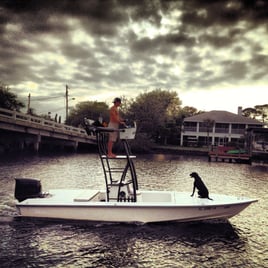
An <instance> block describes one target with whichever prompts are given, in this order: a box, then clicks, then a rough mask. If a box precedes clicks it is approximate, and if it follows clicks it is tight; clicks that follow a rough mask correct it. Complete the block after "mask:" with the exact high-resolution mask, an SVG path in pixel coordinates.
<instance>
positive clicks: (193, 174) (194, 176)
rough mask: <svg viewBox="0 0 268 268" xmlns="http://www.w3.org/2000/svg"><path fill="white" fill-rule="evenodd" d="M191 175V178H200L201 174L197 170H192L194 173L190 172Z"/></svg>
mask: <svg viewBox="0 0 268 268" xmlns="http://www.w3.org/2000/svg"><path fill="white" fill-rule="evenodd" d="M190 177H191V178H198V177H199V175H198V173H196V172H192V173H191V174H190Z"/></svg>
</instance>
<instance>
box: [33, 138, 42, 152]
mask: <svg viewBox="0 0 268 268" xmlns="http://www.w3.org/2000/svg"><path fill="white" fill-rule="evenodd" d="M40 142H41V135H40V134H39V135H37V136H36V139H35V141H34V151H35V152H38V151H39V147H40Z"/></svg>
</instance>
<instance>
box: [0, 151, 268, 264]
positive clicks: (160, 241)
mask: <svg viewBox="0 0 268 268" xmlns="http://www.w3.org/2000/svg"><path fill="white" fill-rule="evenodd" d="M2 158H3V157H2ZM135 163H136V168H137V174H138V179H139V185H140V188H146V189H158V190H159V189H161V190H177V191H189V194H190V193H191V191H192V183H193V181H192V179H191V178H190V177H189V174H190V173H191V172H193V171H196V172H198V173H199V174H200V175H201V177H202V178H203V180H204V181H205V183H206V185H207V186H208V188H209V190H210V192H211V196H213V192H215V193H222V194H229V195H239V196H248V197H252V198H257V199H258V200H259V202H257V203H254V204H252V205H251V206H249V207H248V208H247V209H246V210H245V211H243V212H242V213H241V214H239V215H237V216H235V217H234V218H232V219H230V220H229V221H217V222H215V221H206V222H196V223H165V224H145V225H134V224H101V223H98V224H96V223H94V224H93V223H85V222H75V221H51V220H50V221H49V220H33V219H32V220H30V219H19V218H17V217H16V215H17V212H16V208H15V201H14V197H13V193H14V178H15V177H28V178H38V179H41V181H42V185H43V190H46V189H51V188H74V187H79V188H81V187H93V188H102V187H104V180H103V176H102V170H101V166H100V162H99V159H98V156H97V155H95V154H73V155H65V156H63V155H50V156H18V157H16V158H14V157H5V158H4V159H1V160H0V232H1V240H0V267H187V268H188V267H213V268H215V267H268V249H267V248H268V247H267V241H268V228H267V227H268V220H267V215H268V214H267V211H268V205H267V203H268V202H267V201H268V190H267V183H268V172H267V171H268V168H267V167H264V166H249V165H243V164H229V163H213V162H212V163H208V162H207V159H206V158H202V157H189V156H188V157H182V156H164V155H154V156H138V158H137V159H136V160H135Z"/></svg>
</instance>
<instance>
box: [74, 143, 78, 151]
mask: <svg viewBox="0 0 268 268" xmlns="http://www.w3.org/2000/svg"><path fill="white" fill-rule="evenodd" d="M77 148H78V141H75V142H74V151H75V152H76V151H77Z"/></svg>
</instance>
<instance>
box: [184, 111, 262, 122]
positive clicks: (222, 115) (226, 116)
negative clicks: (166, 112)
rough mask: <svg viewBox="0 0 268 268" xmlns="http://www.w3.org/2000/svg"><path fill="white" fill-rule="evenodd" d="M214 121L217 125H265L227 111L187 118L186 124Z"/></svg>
mask: <svg viewBox="0 0 268 268" xmlns="http://www.w3.org/2000/svg"><path fill="white" fill-rule="evenodd" d="M208 119H209V120H213V121H215V122H216V123H235V124H250V125H260V126H262V125H263V123H262V122H260V121H258V120H256V119H252V118H248V117H245V116H242V115H237V114H234V113H230V112H227V111H210V112H205V113H201V114H198V115H194V116H190V117H186V118H185V119H184V122H204V121H205V120H208Z"/></svg>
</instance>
